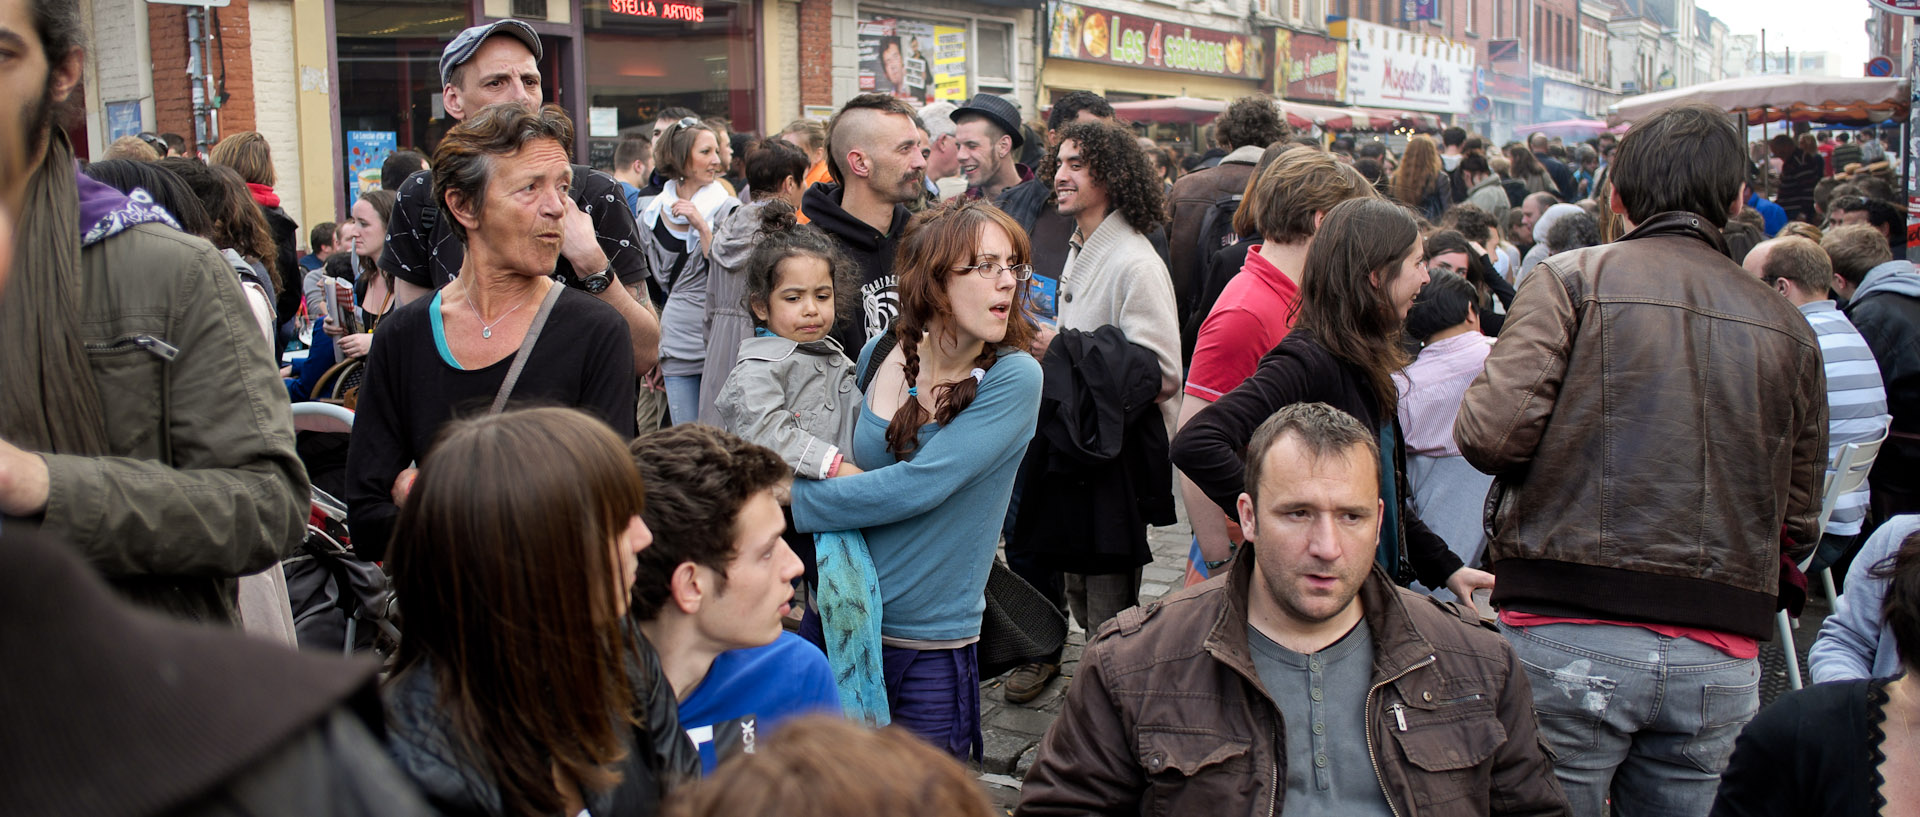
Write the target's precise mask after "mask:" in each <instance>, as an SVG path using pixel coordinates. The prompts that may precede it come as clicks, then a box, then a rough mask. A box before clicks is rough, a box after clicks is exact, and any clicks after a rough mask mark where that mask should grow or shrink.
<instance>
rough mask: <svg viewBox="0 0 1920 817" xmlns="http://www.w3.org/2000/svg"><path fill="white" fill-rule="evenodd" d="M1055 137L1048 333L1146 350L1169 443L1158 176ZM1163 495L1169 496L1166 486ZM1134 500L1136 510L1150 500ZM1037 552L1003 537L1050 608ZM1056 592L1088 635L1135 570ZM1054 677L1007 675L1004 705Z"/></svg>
mask: <svg viewBox="0 0 1920 817" xmlns="http://www.w3.org/2000/svg"><path fill="white" fill-rule="evenodd" d="M1058 133H1059V137H1060V143H1059V145H1057V146H1056V147H1055V148H1054V149H1053V151H1052V153H1051V154H1049V156H1048V160H1047V162H1046V164H1048V165H1051V166H1053V167H1055V168H1057V169H1056V170H1055V171H1054V174H1053V195H1054V201H1055V202H1056V203H1057V205H1058V207H1059V209H1060V214H1061V215H1062V216H1066V217H1068V218H1070V219H1072V220H1073V222H1074V230H1073V237H1072V239H1071V240H1070V242H1069V244H1068V249H1067V262H1066V268H1065V270H1064V271H1063V272H1062V274H1061V276H1060V281H1059V289H1058V290H1057V292H1056V293H1055V294H1056V296H1057V300H1056V304H1057V306H1058V308H1059V329H1058V332H1059V333H1073V332H1081V333H1092V332H1094V331H1095V330H1097V329H1100V328H1102V327H1106V326H1112V327H1114V328H1117V329H1119V330H1120V332H1121V333H1122V334H1123V335H1125V336H1126V339H1127V341H1128V342H1130V343H1132V344H1133V345H1135V346H1139V347H1141V348H1144V349H1146V350H1148V351H1150V352H1152V353H1153V356H1154V358H1155V359H1156V360H1157V361H1158V362H1159V366H1160V391H1159V393H1158V395H1156V399H1155V401H1156V402H1157V403H1158V404H1159V409H1160V415H1161V421H1162V422H1163V423H1164V424H1165V425H1166V431H1167V435H1168V436H1169V437H1171V436H1172V434H1173V421H1174V417H1175V415H1176V414H1178V412H1179V409H1180V402H1179V401H1178V400H1176V399H1173V398H1174V396H1175V395H1176V394H1178V393H1179V389H1180V382H1181V371H1180V322H1179V318H1178V317H1177V315H1178V313H1176V312H1175V311H1174V297H1173V286H1172V284H1171V282H1170V281H1169V280H1168V278H1167V268H1166V264H1165V263H1164V262H1162V261H1161V260H1160V256H1159V255H1157V254H1156V253H1154V251H1153V245H1152V243H1151V242H1149V241H1148V240H1147V237H1146V235H1145V231H1147V230H1151V229H1153V228H1154V227H1156V226H1158V225H1159V224H1160V222H1161V220H1162V219H1163V218H1164V217H1165V216H1164V215H1163V214H1164V213H1165V212H1166V210H1165V209H1164V204H1163V203H1162V202H1163V199H1162V189H1163V186H1162V184H1161V182H1160V175H1159V173H1158V172H1157V171H1156V170H1155V169H1154V166H1153V162H1152V160H1150V159H1148V158H1147V154H1146V151H1144V150H1142V149H1141V147H1140V143H1139V142H1138V141H1137V140H1136V139H1135V138H1134V135H1133V133H1132V132H1131V131H1128V130H1126V129H1123V128H1120V127H1116V126H1113V125H1108V124H1104V123H1098V122H1089V123H1082V124H1073V125H1068V126H1067V127H1065V128H1064V129H1062V130H1060V131H1058ZM1056 335H1057V333H1056V331H1055V330H1054V329H1052V328H1044V327H1043V328H1042V329H1041V330H1040V331H1039V334H1038V335H1037V336H1036V338H1035V340H1034V342H1033V350H1032V351H1033V354H1034V357H1037V358H1045V357H1046V354H1047V347H1048V346H1049V345H1050V344H1051V343H1052V342H1053V339H1054V338H1055V337H1056ZM1063 342H1064V341H1063ZM1042 365H1043V366H1044V365H1046V364H1042ZM1122 456H1123V457H1124V456H1125V455H1124V454H1123V455H1122ZM1023 476H1037V474H1028V475H1023ZM1167 490H1168V491H1169V493H1171V485H1170V484H1169V485H1168V487H1167ZM1134 499H1136V500H1137V501H1139V502H1141V503H1146V502H1148V501H1150V499H1151V498H1150V497H1147V496H1136V497H1134ZM1114 500H1115V501H1120V498H1119V497H1114ZM1042 544H1043V543H1039V542H1032V541H1024V540H1022V539H1021V538H1017V537H1013V536H1009V537H1008V539H1007V562H1008V566H1009V567H1011V568H1013V570H1014V571H1015V572H1016V573H1019V574H1021V576H1022V577H1023V578H1026V579H1027V580H1028V582H1029V583H1032V584H1034V586H1036V587H1039V588H1042V589H1043V590H1044V591H1046V592H1048V593H1049V594H1050V595H1054V596H1055V601H1056V603H1057V602H1058V600H1059V596H1058V594H1059V593H1060V592H1061V588H1060V581H1061V578H1060V577H1061V576H1062V574H1057V573H1053V572H1052V570H1051V566H1050V565H1047V564H1042V563H1041V562H1043V561H1044V560H1043V559H1040V558H1036V556H1037V554H1036V552H1035V551H1036V550H1038V549H1039V547H1040V546H1041V545H1042ZM1056 558H1057V554H1056ZM1062 566H1063V567H1064V565H1062ZM1064 584H1065V587H1064V593H1065V596H1066V599H1067V603H1068V606H1069V607H1070V608H1071V609H1072V611H1073V615H1074V617H1076V618H1078V619H1080V623H1081V626H1083V627H1085V628H1086V631H1087V632H1090V633H1091V632H1095V631H1097V630H1098V629H1099V628H1100V625H1101V624H1104V623H1105V622H1106V621H1107V619H1110V618H1112V617H1113V616H1115V615H1116V614H1118V613H1119V612H1120V611H1121V610H1125V609H1127V608H1128V607H1132V606H1134V605H1135V604H1137V603H1138V601H1139V595H1140V570H1139V568H1137V567H1136V568H1134V569H1132V570H1130V571H1128V572H1125V573H1108V574H1095V575H1082V574H1078V573H1072V572H1066V573H1064ZM1057 671H1058V659H1053V660H1050V661H1040V662H1035V663H1033V664H1029V665H1026V666H1023V667H1018V668H1016V669H1014V671H1013V673H1012V674H1011V675H1010V676H1009V678H1008V680H1007V684H1006V690H1007V692H1006V697H1007V700H1008V701H1010V702H1012V703H1023V702H1025V701H1028V700H1032V699H1033V698H1034V697H1036V696H1038V695H1039V693H1040V691H1041V690H1042V689H1044V687H1045V684H1046V682H1047V679H1049V678H1051V677H1052V676H1053V674H1054V673H1055V672H1057Z"/></svg>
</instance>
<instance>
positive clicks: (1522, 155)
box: [1507, 142, 1560, 207]
mask: <svg viewBox="0 0 1920 817" xmlns="http://www.w3.org/2000/svg"><path fill="white" fill-rule="evenodd" d="M1507 161H1508V162H1511V163H1512V164H1513V172H1512V173H1511V174H1509V175H1508V176H1507V178H1510V179H1518V180H1519V181H1520V183H1521V184H1524V185H1526V186H1527V192H1528V193H1552V194H1554V195H1555V196H1559V195H1560V188H1558V187H1555V186H1554V184H1553V177H1552V176H1550V175H1547V168H1546V166H1545V165H1542V164H1540V158H1539V157H1537V156H1534V155H1533V151H1531V150H1528V149H1527V146H1526V145H1524V144H1520V143H1518V142H1516V143H1514V144H1511V145H1508V146H1507ZM1513 206H1515V207H1519V206H1520V205H1519V203H1518V202H1516V203H1515V204H1514V205H1513Z"/></svg>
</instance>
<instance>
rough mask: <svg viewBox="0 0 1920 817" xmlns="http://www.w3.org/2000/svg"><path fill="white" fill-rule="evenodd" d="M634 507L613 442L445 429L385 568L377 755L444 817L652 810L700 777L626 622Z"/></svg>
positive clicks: (635, 549) (547, 433)
mask: <svg viewBox="0 0 1920 817" xmlns="http://www.w3.org/2000/svg"><path fill="white" fill-rule="evenodd" d="M645 501H646V491H645V488H644V487H643V485H642V483H641V480H640V472H639V470H638V469H637V468H636V467H635V466H634V463H633V459H632V457H631V455H629V454H628V453H627V448H626V446H625V445H623V444H622V442H621V439H620V438H619V437H618V436H617V435H615V434H614V433H613V431H612V429H609V428H607V426H606V425H605V424H603V423H601V422H600V421H599V420H596V419H594V418H593V417H591V416H589V415H586V414H583V413H581V412H579V411H575V410H573V409H563V408H537V409H527V410H522V411H510V412H506V413H503V414H497V415H490V416H486V417H481V418H479V419H474V420H467V421H462V422H459V423H456V424H453V425H451V426H449V427H448V428H447V430H446V432H445V433H444V434H442V435H441V438H440V442H439V444H438V445H436V446H435V447H434V450H433V453H432V454H431V455H429V456H428V457H427V459H426V461H425V462H424V463H423V464H422V466H421V468H420V476H419V478H418V480H417V481H416V482H415V484H414V488H413V491H412V493H411V495H410V497H409V501H408V502H407V505H406V508H405V509H404V510H403V511H402V512H401V515H400V522H399V529H400V531H401V534H402V535H401V536H400V538H399V542H400V543H401V545H400V547H397V548H395V549H394V552H393V554H392V559H391V560H390V561H389V562H388V567H389V568H390V569H391V570H392V571H393V587H394V592H395V594H396V595H397V596H398V598H399V599H400V600H401V601H400V604H401V606H402V608H403V609H404V611H405V614H406V633H405V635H404V636H403V637H402V638H401V640H400V651H399V654H398V656H397V657H396V660H395V664H394V671H393V675H392V676H391V677H390V678H389V679H388V681H387V684H386V689H385V698H386V702H387V710H388V716H389V727H390V730H389V731H390V735H389V738H388V748H389V751H391V752H392V754H393V756H394V759H395V760H396V761H397V762H398V763H399V765H400V767H401V769H403V770H405V771H406V772H407V774H408V775H409V776H410V777H412V778H413V781H414V783H415V784H417V785H418V786H419V787H420V790H421V791H422V792H423V793H425V794H426V795H427V797H428V798H429V799H430V800H431V801H432V802H433V804H434V805H435V806H436V807H438V808H439V809H441V810H442V811H443V812H445V813H448V814H474V815H507V814H513V815H521V814H548V815H552V814H563V815H568V816H569V817H571V815H577V814H580V813H582V811H583V810H584V811H586V812H590V813H592V814H616V813H617V814H640V813H652V812H654V811H655V810H656V806H657V803H658V801H659V799H660V797H661V795H662V794H663V792H664V789H665V788H666V786H667V785H670V784H672V783H674V782H677V780H678V779H679V778H680V777H681V776H686V777H691V776H693V775H696V774H697V773H698V771H699V760H698V757H697V756H696V755H694V754H693V748H692V746H691V745H690V744H688V743H687V741H686V738H685V736H684V735H682V734H681V732H680V723H679V719H678V717H677V715H676V711H677V710H676V704H675V703H674V696H673V689H672V687H671V686H669V685H668V683H667V681H666V679H665V677H664V676H663V675H662V674H661V672H660V664H659V658H658V657H657V656H656V655H654V653H653V649H652V647H650V646H648V645H647V644H646V643H645V641H644V640H642V638H641V637H640V636H639V635H638V634H637V632H636V631H635V630H634V629H633V628H632V627H630V626H628V625H626V624H625V621H626V619H625V613H626V609H627V603H628V599H629V597H630V594H631V592H632V586H633V578H634V573H635V570H636V569H637V566H638V559H637V555H638V554H639V552H640V551H641V550H642V549H644V548H646V547H647V546H648V545H649V544H651V543H652V541H653V536H652V534H651V533H649V532H648V531H647V526H646V524H645V523H644V522H642V521H641V516H640V514H641V510H642V507H643V505H644V504H645Z"/></svg>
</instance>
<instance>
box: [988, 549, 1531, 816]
mask: <svg viewBox="0 0 1920 817" xmlns="http://www.w3.org/2000/svg"><path fill="white" fill-rule="evenodd" d="M1252 550H1253V549H1252V548H1242V549H1241V554H1240V556H1239V557H1238V558H1237V559H1236V560H1235V561H1234V565H1233V568H1232V570H1230V571H1229V572H1228V575H1227V576H1225V577H1222V578H1216V579H1214V580H1212V581H1209V582H1206V583H1204V584H1201V585H1198V586H1195V587H1192V588H1188V589H1186V590H1183V591H1181V592H1179V593H1176V594H1174V595H1173V596H1170V597H1168V598H1166V599H1165V600H1163V601H1160V602H1157V603H1155V604H1152V605H1149V606H1147V607H1144V608H1139V607H1136V608H1133V609H1130V610H1127V611H1125V612H1123V613H1121V614H1120V615H1119V616H1118V617H1116V618H1115V619H1114V620H1113V621H1112V622H1109V623H1108V624H1107V625H1106V626H1105V627H1103V628H1101V630H1100V633H1099V635H1098V636H1096V637H1095V638H1094V639H1093V641H1092V643H1090V644H1089V645H1087V651H1086V654H1085V656H1084V657H1082V659H1081V661H1080V670H1079V672H1078V673H1077V674H1076V675H1075V676H1074V679H1073V686H1072V688H1071V689H1070V690H1069V691H1068V693H1067V703H1066V707H1065V709H1064V710H1063V711H1062V712H1061V714H1060V718H1059V719H1058V720H1056V721H1054V724H1053V728H1051V729H1050V730H1048V731H1047V737H1046V740H1045V741H1043V742H1042V743H1041V744H1040V752H1039V757H1038V759H1037V760H1036V761H1035V762H1034V765H1033V770H1032V771H1031V772H1029V773H1028V774H1027V778H1026V782H1025V783H1024V784H1023V788H1022V796H1021V800H1020V806H1019V808H1018V809H1017V810H1015V812H1014V813H1015V814H1016V815H1021V816H1022V817H1024V816H1025V815H1033V817H1040V816H1041V815H1056V814H1059V815H1064V814H1074V815H1080V814H1142V815H1147V814H1210V815H1227V814H1248V815H1269V817H1271V816H1272V815H1278V814H1280V813H1282V812H1283V811H1284V810H1285V803H1284V802H1282V801H1283V800H1284V798H1285V794H1286V791H1285V788H1286V786H1285V784H1284V782H1282V781H1284V780H1285V779H1286V776H1287V772H1286V764H1287V762H1288V761H1289V759H1290V758H1289V756H1288V753H1287V750H1286V746H1285V745H1284V743H1283V740H1284V735H1285V730H1283V729H1281V723H1280V712H1279V709H1278V707H1277V706H1276V705H1275V704H1274V702H1273V699H1272V698H1271V697H1269V696H1268V695H1267V692H1266V689H1265V688H1264V687H1262V686H1261V684H1260V680H1259V675H1258V673H1257V672H1256V671H1255V669H1254V666H1253V657H1252V655H1253V654H1252V652H1251V651H1250V649H1249V647H1248V645H1247V592H1248V587H1249V585H1250V584H1251V580H1252V576H1253V564H1252V562H1253V556H1252V552H1251V551H1252ZM1360 600H1361V604H1362V606H1363V608H1364V609H1365V611H1366V613H1365V615H1366V626H1367V627H1368V628H1369V629H1370V631H1371V634H1372V636H1373V639H1374V655H1373V687H1372V688H1371V689H1369V690H1368V691H1367V696H1366V706H1367V723H1368V729H1367V733H1368V734H1367V742H1368V750H1369V754H1371V755H1372V756H1373V758H1374V774H1375V776H1376V777H1377V778H1378V779H1379V781H1380V786H1381V788H1382V790H1383V791H1385V792H1386V793H1387V798H1388V800H1387V801H1388V803H1389V804H1390V805H1391V806H1392V808H1393V810H1394V812H1395V813H1396V814H1401V815H1416V814H1417V815H1456V814H1457V815H1467V814H1472V815H1485V814H1565V813H1567V800H1566V795H1565V794H1564V793H1562V792H1561V790H1560V783H1559V781H1558V780H1556V779H1555V778H1554V776H1553V766H1552V764H1551V763H1550V762H1549V759H1548V754H1547V750H1546V748H1545V747H1544V746H1543V745H1542V744H1541V743H1540V740H1539V735H1538V723H1537V721H1536V718H1535V716H1534V712H1533V693H1532V688H1531V687H1530V686H1529V684H1528V682H1527V674H1526V672H1525V671H1524V670H1523V669H1522V668H1521V666H1520V663H1519V661H1518V660H1516V659H1515V658H1514V655H1513V649H1512V648H1511V647H1509V646H1508V645H1507V642H1506V641H1505V640H1503V639H1502V638H1501V637H1500V636H1499V635H1496V634H1495V633H1493V632H1491V631H1489V630H1488V629H1486V628H1485V627H1484V626H1483V625H1481V624H1479V622H1478V619H1477V618H1473V614H1471V613H1466V614H1464V615H1463V614H1462V613H1461V612H1460V608H1459V607H1457V606H1453V605H1443V604H1441V603H1440V602H1436V601H1434V600H1432V599H1430V598H1428V597H1425V596H1421V595H1419V594H1416V593H1413V592H1411V591H1407V590H1401V589H1398V588H1396V587H1394V586H1393V585H1392V583H1390V582H1388V581H1387V578H1386V575H1385V574H1384V573H1381V572H1380V571H1379V569H1377V568H1376V569H1375V570H1374V571H1373V573H1372V574H1371V575H1370V576H1369V577H1368V578H1367V581H1366V583H1365V584H1364V585H1362V587H1361V591H1360ZM1463 618H1468V619H1471V620H1472V622H1473V623H1468V622H1467V621H1463V620H1462V619H1463ZM1401 719H1404V720H1405V725H1406V729H1405V730H1402V729H1401V728H1399V727H1400V721H1401ZM1304 751H1305V750H1304V749H1301V750H1299V751H1297V752H1295V753H1294V754H1295V756H1296V757H1298V756H1299V755H1300V754H1301V752H1304Z"/></svg>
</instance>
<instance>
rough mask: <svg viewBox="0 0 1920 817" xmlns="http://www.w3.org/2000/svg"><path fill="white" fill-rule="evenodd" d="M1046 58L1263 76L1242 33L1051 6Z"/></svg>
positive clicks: (1260, 58)
mask: <svg viewBox="0 0 1920 817" xmlns="http://www.w3.org/2000/svg"><path fill="white" fill-rule="evenodd" d="M1052 10H1053V16H1052V21H1051V25H1050V26H1049V27H1048V32H1049V33H1048V37H1047V56H1048V57H1051V58H1054V59H1063V60H1081V61H1085V62H1099V63H1106V64H1109V65H1124V66H1128V67H1132V68H1149V69H1153V70H1157V71H1179V72H1182V73H1189V74H1206V75H1211V76H1219V77H1234V78H1238V79H1260V78H1261V77H1263V76H1264V75H1265V55H1264V54H1263V53H1262V45H1261V43H1260V41H1258V40H1255V39H1253V38H1251V37H1248V36H1246V35H1244V34H1235V33H1233V32H1230V31H1216V30H1214V29H1209V28H1194V27H1192V26H1186V25H1179V24H1175V23H1169V22H1165V21H1162V20H1153V19H1149V18H1146V17H1136V16H1134V15H1131V14H1120V13H1118V12H1112V11H1107V10H1105V9H1096V8H1087V7H1084V6H1079V5H1075V4H1073V3H1059V2H1056V3H1053V4H1052Z"/></svg>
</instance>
